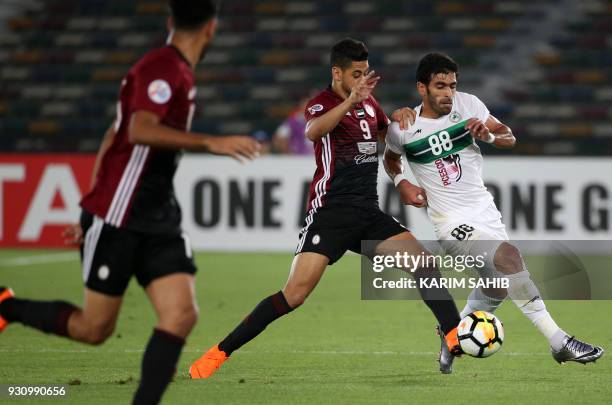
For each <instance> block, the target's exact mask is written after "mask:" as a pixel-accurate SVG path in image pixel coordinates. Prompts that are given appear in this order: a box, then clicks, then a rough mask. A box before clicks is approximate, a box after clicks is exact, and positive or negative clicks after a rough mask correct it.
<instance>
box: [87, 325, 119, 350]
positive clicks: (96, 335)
mask: <svg viewBox="0 0 612 405" xmlns="http://www.w3.org/2000/svg"><path fill="white" fill-rule="evenodd" d="M114 330H115V323H114V322H105V323H95V324H92V325H91V326H90V327H89V329H88V331H87V334H86V336H85V343H89V344H91V345H101V344H102V343H104V342H105V341H106V339H108V338H109V337H110V336H111V335H112V334H113V331H114Z"/></svg>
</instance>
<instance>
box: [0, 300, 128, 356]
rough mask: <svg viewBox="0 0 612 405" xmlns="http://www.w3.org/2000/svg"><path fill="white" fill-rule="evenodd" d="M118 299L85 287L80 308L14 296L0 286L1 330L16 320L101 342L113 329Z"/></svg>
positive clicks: (62, 333)
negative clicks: (82, 303) (82, 304)
mask: <svg viewBox="0 0 612 405" xmlns="http://www.w3.org/2000/svg"><path fill="white" fill-rule="evenodd" d="M121 300H122V298H120V297H111V296H108V295H104V294H100V293H97V292H95V291H92V290H89V289H85V301H84V302H85V304H84V306H83V309H79V308H77V307H76V306H74V305H72V304H70V303H68V302H65V301H33V300H27V299H20V298H16V297H14V296H13V294H12V291H11V290H10V289H8V288H0V331H1V330H2V329H4V327H6V324H8V323H11V322H19V323H21V324H23V325H26V326H30V327H32V328H35V329H38V330H40V331H43V332H45V333H52V334H54V335H58V336H64V337H67V338H69V339H72V340H76V341H78V342H83V343H89V344H100V343H102V342H104V341H105V340H106V339H107V338H108V337H109V336H110V335H111V334H112V332H113V330H114V327H115V323H116V320H117V314H118V313H119V309H120V307H121ZM2 323H4V326H2Z"/></svg>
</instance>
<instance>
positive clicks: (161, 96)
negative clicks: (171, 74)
mask: <svg viewBox="0 0 612 405" xmlns="http://www.w3.org/2000/svg"><path fill="white" fill-rule="evenodd" d="M147 92H148V93H149V98H150V99H151V101H153V102H154V103H155V104H166V103H167V102H168V101H169V100H170V97H172V89H171V88H170V85H169V84H168V82H167V81H165V80H162V79H157V80H154V81H152V82H151V84H149V88H148V90H147Z"/></svg>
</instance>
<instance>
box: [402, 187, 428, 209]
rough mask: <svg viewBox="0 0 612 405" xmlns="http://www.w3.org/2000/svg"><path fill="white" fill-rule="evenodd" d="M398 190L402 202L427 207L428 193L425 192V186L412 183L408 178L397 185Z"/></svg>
mask: <svg viewBox="0 0 612 405" xmlns="http://www.w3.org/2000/svg"><path fill="white" fill-rule="evenodd" d="M397 191H398V192H399V194H400V198H401V200H402V203H404V204H406V205H412V206H413V207H417V208H423V207H427V194H425V190H424V189H423V188H421V187H419V186H416V185H414V184H412V183H410V182H409V181H408V180H403V181H401V182H400V183H399V184H398V185H397Z"/></svg>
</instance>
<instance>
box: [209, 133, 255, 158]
mask: <svg viewBox="0 0 612 405" xmlns="http://www.w3.org/2000/svg"><path fill="white" fill-rule="evenodd" d="M260 150H261V145H260V144H259V142H257V141H256V140H255V139H254V138H252V137H250V136H245V135H230V136H220V137H218V138H216V139H214V141H212V142H210V144H209V147H208V151H209V152H210V153H213V154H215V155H225V156H230V157H232V158H234V159H236V160H237V161H239V162H241V163H242V162H244V161H245V159H246V160H252V159H255V158H256V157H258V156H259V151H260Z"/></svg>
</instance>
